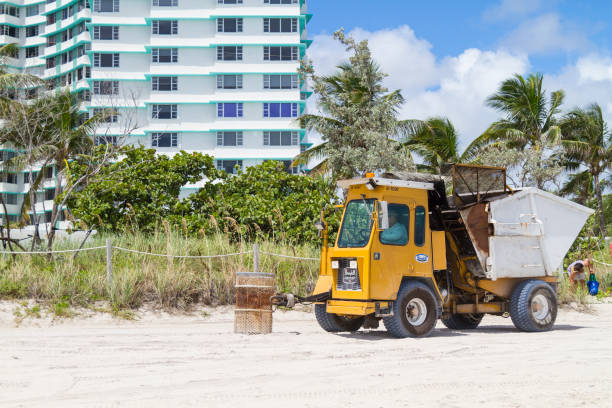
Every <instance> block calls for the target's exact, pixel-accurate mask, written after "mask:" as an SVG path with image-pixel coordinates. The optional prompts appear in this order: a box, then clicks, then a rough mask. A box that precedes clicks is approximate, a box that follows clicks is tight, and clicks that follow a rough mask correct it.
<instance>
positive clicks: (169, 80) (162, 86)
mask: <svg viewBox="0 0 612 408" xmlns="http://www.w3.org/2000/svg"><path fill="white" fill-rule="evenodd" d="M151 84H152V89H153V90H154V91H177V90H178V77H174V76H173V77H171V76H163V77H162V76H154V77H151Z"/></svg>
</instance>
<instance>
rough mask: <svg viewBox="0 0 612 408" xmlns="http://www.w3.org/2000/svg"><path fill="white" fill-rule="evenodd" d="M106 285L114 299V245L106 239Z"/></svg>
mask: <svg viewBox="0 0 612 408" xmlns="http://www.w3.org/2000/svg"><path fill="white" fill-rule="evenodd" d="M106 284H107V286H108V293H110V294H111V297H112V287H113V245H112V242H111V240H110V238H107V239H106Z"/></svg>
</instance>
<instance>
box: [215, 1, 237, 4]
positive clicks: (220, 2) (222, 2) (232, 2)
mask: <svg viewBox="0 0 612 408" xmlns="http://www.w3.org/2000/svg"><path fill="white" fill-rule="evenodd" d="M219 4H242V0H219Z"/></svg>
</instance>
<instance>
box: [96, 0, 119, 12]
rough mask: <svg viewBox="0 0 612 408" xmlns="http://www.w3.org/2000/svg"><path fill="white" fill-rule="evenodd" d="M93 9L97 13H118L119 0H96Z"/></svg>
mask: <svg viewBox="0 0 612 408" xmlns="http://www.w3.org/2000/svg"><path fill="white" fill-rule="evenodd" d="M93 9H94V11H95V12H97V13H118V12H119V0H94V2H93Z"/></svg>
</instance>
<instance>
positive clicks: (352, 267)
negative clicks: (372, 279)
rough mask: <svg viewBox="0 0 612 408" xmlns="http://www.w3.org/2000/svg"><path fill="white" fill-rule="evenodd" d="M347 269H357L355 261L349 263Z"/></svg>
mask: <svg viewBox="0 0 612 408" xmlns="http://www.w3.org/2000/svg"><path fill="white" fill-rule="evenodd" d="M349 268H351V269H357V261H351V262H350V263H349Z"/></svg>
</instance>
